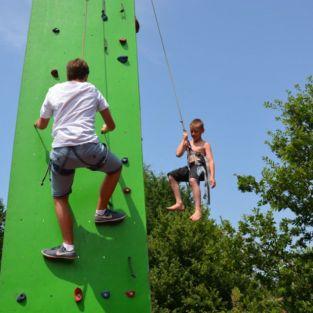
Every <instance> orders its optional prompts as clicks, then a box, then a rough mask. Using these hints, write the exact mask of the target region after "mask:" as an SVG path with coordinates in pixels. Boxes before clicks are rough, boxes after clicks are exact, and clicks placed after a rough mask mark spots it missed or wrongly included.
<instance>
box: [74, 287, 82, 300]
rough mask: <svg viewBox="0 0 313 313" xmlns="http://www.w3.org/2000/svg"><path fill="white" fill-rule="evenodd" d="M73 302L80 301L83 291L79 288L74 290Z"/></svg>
mask: <svg viewBox="0 0 313 313" xmlns="http://www.w3.org/2000/svg"><path fill="white" fill-rule="evenodd" d="M74 298H75V302H81V301H82V300H83V291H82V290H81V289H80V288H75V290H74Z"/></svg>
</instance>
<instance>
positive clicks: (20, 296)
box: [16, 293, 26, 303]
mask: <svg viewBox="0 0 313 313" xmlns="http://www.w3.org/2000/svg"><path fill="white" fill-rule="evenodd" d="M25 300H26V294H25V293H21V294H19V295H18V296H17V298H16V301H17V302H18V303H22V302H24V301H25Z"/></svg>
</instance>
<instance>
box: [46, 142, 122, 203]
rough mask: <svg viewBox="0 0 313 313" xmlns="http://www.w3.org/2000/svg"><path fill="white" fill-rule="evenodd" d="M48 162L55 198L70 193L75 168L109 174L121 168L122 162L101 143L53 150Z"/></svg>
mask: <svg viewBox="0 0 313 313" xmlns="http://www.w3.org/2000/svg"><path fill="white" fill-rule="evenodd" d="M50 160H51V192H52V195H53V197H56V198H57V197H64V196H66V195H68V194H70V193H71V192H72V184H73V181H74V174H75V169H76V168H80V167H85V168H89V169H90V170H92V171H100V172H104V173H107V174H110V173H114V172H116V171H118V170H119V169H120V168H121V167H122V162H121V161H120V160H119V159H118V158H117V157H116V156H115V155H114V154H112V153H111V152H110V151H109V150H108V149H107V147H106V146H105V145H104V144H102V143H86V144H83V145H79V146H75V147H61V148H54V149H53V150H52V151H51V153H50Z"/></svg>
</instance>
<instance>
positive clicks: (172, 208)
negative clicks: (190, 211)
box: [167, 203, 185, 211]
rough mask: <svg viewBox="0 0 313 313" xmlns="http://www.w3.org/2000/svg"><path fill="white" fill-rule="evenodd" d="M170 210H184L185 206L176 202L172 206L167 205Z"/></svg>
mask: <svg viewBox="0 0 313 313" xmlns="http://www.w3.org/2000/svg"><path fill="white" fill-rule="evenodd" d="M167 209H168V210H169V211H177V210H178V211H184V210H185V207H184V205H183V204H182V203H175V204H173V205H172V206H169V207H167Z"/></svg>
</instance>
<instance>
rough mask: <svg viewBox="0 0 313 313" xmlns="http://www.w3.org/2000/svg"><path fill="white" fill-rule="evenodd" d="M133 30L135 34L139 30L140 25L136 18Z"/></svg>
mask: <svg viewBox="0 0 313 313" xmlns="http://www.w3.org/2000/svg"><path fill="white" fill-rule="evenodd" d="M135 29H136V33H139V30H140V24H139V22H138V20H137V18H136V17H135Z"/></svg>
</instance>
